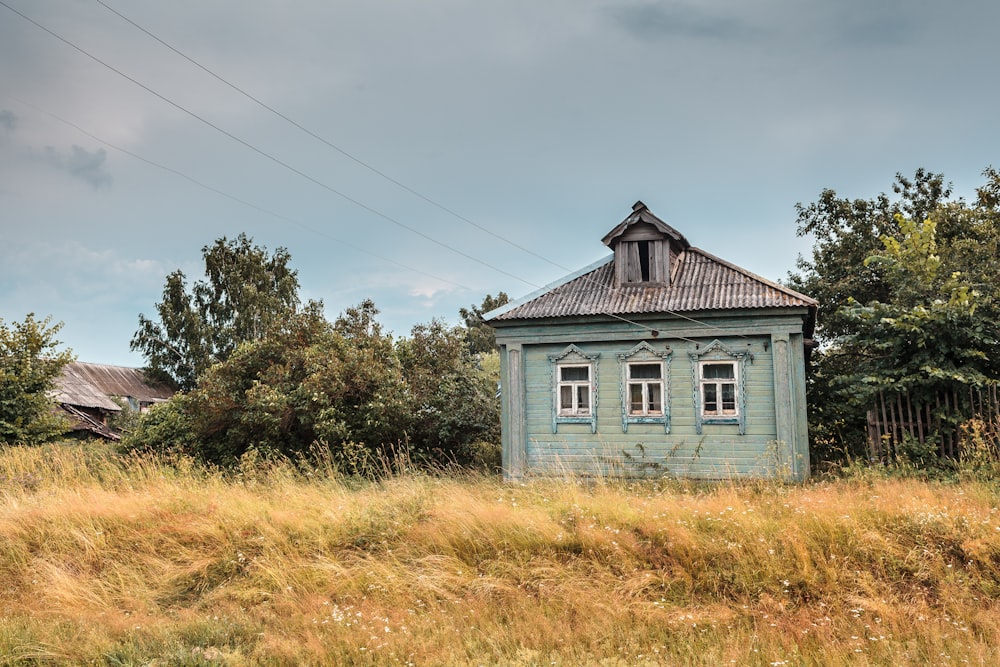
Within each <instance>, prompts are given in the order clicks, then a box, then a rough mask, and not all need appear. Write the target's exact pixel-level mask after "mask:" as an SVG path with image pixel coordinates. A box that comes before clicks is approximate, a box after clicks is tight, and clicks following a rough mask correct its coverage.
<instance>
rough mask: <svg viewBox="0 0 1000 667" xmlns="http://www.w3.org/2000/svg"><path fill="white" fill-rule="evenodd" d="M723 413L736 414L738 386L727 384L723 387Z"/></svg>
mask: <svg viewBox="0 0 1000 667" xmlns="http://www.w3.org/2000/svg"><path fill="white" fill-rule="evenodd" d="M722 412H723V413H725V414H732V413H734V412H736V385H735V384H732V383H729V382H727V383H725V384H723V385H722Z"/></svg>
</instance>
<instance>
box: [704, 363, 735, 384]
mask: <svg viewBox="0 0 1000 667" xmlns="http://www.w3.org/2000/svg"><path fill="white" fill-rule="evenodd" d="M734 372H735V371H734V366H733V364H702V366H701V376H702V377H703V378H706V379H713V380H714V379H717V378H721V379H733V378H735V377H736V375H735V374H734Z"/></svg>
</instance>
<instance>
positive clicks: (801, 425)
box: [497, 311, 809, 479]
mask: <svg viewBox="0 0 1000 667" xmlns="http://www.w3.org/2000/svg"><path fill="white" fill-rule="evenodd" d="M643 324H644V325H646V326H648V328H646V329H643V328H642V327H636V326H634V325H630V324H628V323H625V322H615V321H606V320H600V319H594V320H591V321H586V320H578V321H573V322H558V321H557V322H551V323H533V324H531V323H529V324H516V325H514V326H506V327H499V328H498V330H497V337H498V342H500V344H501V352H502V354H501V374H502V380H501V383H502V386H503V440H504V469H505V474H506V475H507V476H508V477H512V478H519V477H522V476H525V475H531V474H542V475H553V474H555V475H561V474H573V475H612V476H617V475H626V476H639V477H642V476H664V475H668V476H677V477H691V478H710V479H725V478H732V477H782V478H789V479H803V478H804V477H806V476H807V475H808V470H809V452H808V434H807V431H806V421H805V419H806V414H805V369H804V354H803V345H802V342H803V341H802V316H801V314H797V313H791V314H789V313H787V312H780V311H779V312H768V311H764V312H757V313H754V314H753V316H751V317H747V316H743V315H740V314H733V313H728V314H723V315H721V316H719V317H716V318H715V319H713V320H712V325H713V326H712V327H706V326H704V325H693V324H692V323H691V322H690V321H684V320H676V319H669V318H668V319H660V320H647V321H646V322H643ZM649 329H656V331H657V333H658V335H657V336H655V337H653V336H652V334H651V333H650V330H649ZM641 341H645V342H646V343H647V344H649V345H650V346H651V347H652V348H653V349H654V350H655V351H660V352H662V351H665V350H666V349H668V348H669V350H670V351H671V355H670V358H669V363H668V379H667V382H668V386H667V398H668V401H669V402H668V407H669V412H670V425H669V433H665V428H664V425H663V424H658V423H657V424H638V423H630V424H628V429H627V432H626V431H624V429H623V423H622V395H621V391H622V369H621V365H620V363H619V359H618V356H617V355H618V354H620V353H624V352H628V351H629V350H631V349H632V348H633V347H634V346H635V345H637V344H638V343H640V342H641ZM714 341H718V342H719V344H721V345H722V346H724V347H725V348H727V349H728V350H730V351H734V352H739V353H742V354H745V355H746V356H745V362H744V363H743V364H742V366H741V367H742V369H743V373H744V377H745V382H744V383H742V385H743V386H742V389H743V391H744V392H745V406H744V407H745V411H744V424H743V433H740V430H741V427H740V425H739V424H712V423H705V424H703V425H702V426H701V429H700V433H699V432H698V431H699V429H698V424H697V423H696V412H695V385H694V381H693V371H692V369H693V367H694V364H695V363H696V361H695V360H694V359H692V356H691V354H692V353H698V352H703V351H704V350H705V348H706V347H708V346H709V345H711V344H712V343H713V342H714ZM569 345H575V346H576V347H577V348H579V349H580V350H581V351H583V352H584V353H586V354H588V355H592V354H599V355H600V357H599V359H597V361H596V362H595V365H596V381H597V406H596V417H597V419H596V432H593V430H594V428H593V426H592V425H591V424H589V423H555V425H554V419H553V411H554V409H555V407H554V399H553V392H554V384H553V383H554V379H553V372H554V364H553V363H552V362H551V361H550V357H551V356H554V355H559V354H561V353H563V352H564V351H565V350H566V349H567V347H568V346H569ZM553 430H556V431H557V432H553Z"/></svg>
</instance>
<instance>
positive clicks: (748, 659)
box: [0, 446, 1000, 665]
mask: <svg viewBox="0 0 1000 667" xmlns="http://www.w3.org/2000/svg"><path fill="white" fill-rule="evenodd" d="M998 504H1000V487H998V486H997V485H995V484H989V483H983V482H967V483H954V484H936V483H928V482H921V481H917V480H893V479H883V478H878V479H851V480H839V481H830V482H813V483H810V484H806V485H802V486H784V485H779V484H773V483H747V484H717V485H710V486H705V485H701V486H699V485H691V484H684V483H679V482H659V483H656V482H641V483H626V482H616V481H607V480H605V481H597V482H593V481H591V482H586V483H583V482H572V481H536V482H530V483H526V484H516V485H515V484H504V483H502V482H500V481H499V480H496V479H493V478H486V477H461V478H448V477H443V476H421V475H410V476H403V477H399V478H394V479H388V480H386V481H383V482H380V483H358V482H350V481H345V480H342V479H337V478H335V477H334V476H331V475H329V474H328V471H324V470H322V469H311V470H307V471H303V470H301V469H294V468H293V467H291V466H282V465H277V466H265V465H260V464H249V463H248V464H247V465H246V466H245V467H244V469H243V470H242V471H241V472H240V473H239V474H231V475H228V476H224V475H222V474H219V473H215V472H211V471H206V470H203V469H200V468H197V467H195V466H192V465H190V464H188V463H186V462H184V461H179V462H178V461H175V462H172V463H171V464H169V465H168V464H167V463H165V462H162V461H159V460H156V459H149V458H134V459H124V460H122V459H117V458H114V457H112V456H111V455H110V454H109V453H108V452H107V451H104V450H102V449H100V448H82V447H79V446H63V447H45V448H37V449H27V448H11V449H7V450H2V451H0V664H9V665H15V664H16V665H25V664H29V665H30V664H40V665H48V664H88V663H89V664H108V665H124V664H155V665H199V664H205V665H208V664H213V665H214V664H219V665H246V664H288V665H297V664H351V665H365V664H372V665H391V664H400V665H408V664H409V665H451V664H459V665H461V664H469V665H474V664H503V665H507V664H510V665H553V664H554V665H578V664H599V665H619V664H620V665H642V664H650V665H657V664H704V665H725V664H735V665H800V664H807V665H808V664H816V665H837V664H850V665H864V664H879V665H882V664H920V665H925V664H998V663H1000V603H998V599H1000V513H998V509H997V508H998Z"/></svg>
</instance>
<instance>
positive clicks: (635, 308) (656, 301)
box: [487, 246, 818, 323]
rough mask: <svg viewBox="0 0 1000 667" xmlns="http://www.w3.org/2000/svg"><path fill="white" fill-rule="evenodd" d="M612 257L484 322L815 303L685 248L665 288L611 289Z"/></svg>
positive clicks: (813, 305) (810, 305) (490, 315)
mask: <svg viewBox="0 0 1000 667" xmlns="http://www.w3.org/2000/svg"><path fill="white" fill-rule="evenodd" d="M613 260H614V256H613V255H612V256H610V257H608V258H607V259H605V260H604V261H603V262H601V263H599V264H598V265H591V267H587V268H588V269H591V270H589V271H585V272H584V273H582V274H581V273H580V272H577V273H575V274H571V275H570V276H567V277H566V278H564V279H563V280H562V281H557V282H556V283H553V285H551V286H549V287H548V288H545V289H544V290H543V291H541V292H536V293H535V294H531V295H529V296H527V297H525V298H524V299H521V300H519V301H515V302H514V303H512V304H510V305H508V306H505V307H504V308H500V309H497V310H495V311H493V312H492V313H487V321H489V322H491V323H492V322H495V323H501V322H507V321H512V320H523V319H536V318H551V317H572V316H583V315H637V314H643V313H670V312H683V313H691V312H696V311H705V310H728V309H740V308H791V307H799V308H802V307H805V308H809V309H810V310H814V309H815V308H816V306H817V305H818V302H817V301H816V300H815V299H811V298H809V297H807V296H805V295H804V294H799V293H798V292H796V291H794V290H791V289H788V288H787V287H784V286H782V285H779V284H777V283H775V282H772V281H770V280H767V279H766V278H762V277H760V276H758V275H755V274H753V273H751V272H749V271H747V270H746V269H742V268H740V267H738V266H736V265H734V264H730V263H729V262H726V261H725V260H722V259H719V258H718V257H715V256H714V255H711V254H709V253H707V252H705V251H704V250H701V249H699V248H695V247H693V246H692V247H688V248H686V249H684V250H683V251H681V252H680V254H679V255H677V259H676V261H675V262H674V263H673V266H672V267H671V278H670V284H669V285H663V284H653V283H639V284H631V285H623V286H621V287H615V275H614V261H613Z"/></svg>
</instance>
